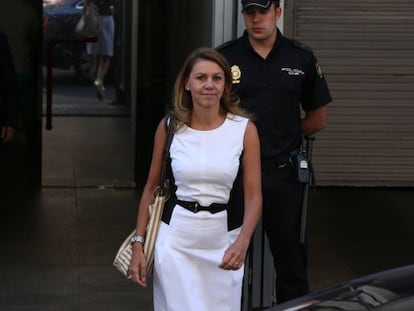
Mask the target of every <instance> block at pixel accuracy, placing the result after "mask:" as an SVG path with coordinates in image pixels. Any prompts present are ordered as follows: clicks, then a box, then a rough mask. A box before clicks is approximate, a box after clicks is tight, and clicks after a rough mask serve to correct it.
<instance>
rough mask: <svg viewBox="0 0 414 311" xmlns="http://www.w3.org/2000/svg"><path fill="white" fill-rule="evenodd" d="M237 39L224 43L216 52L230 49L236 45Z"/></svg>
mask: <svg viewBox="0 0 414 311" xmlns="http://www.w3.org/2000/svg"><path fill="white" fill-rule="evenodd" d="M237 39H238V38H236V39H233V40H230V41H227V42H224V43H222V44H220V45H219V46H218V47H216V50H217V51H220V50H223V49H225V48H228V47H230V46H232V45H234V44H236V42H237Z"/></svg>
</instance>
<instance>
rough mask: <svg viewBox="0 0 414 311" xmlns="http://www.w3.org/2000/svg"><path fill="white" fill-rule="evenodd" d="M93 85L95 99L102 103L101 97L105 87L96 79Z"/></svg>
mask: <svg viewBox="0 0 414 311" xmlns="http://www.w3.org/2000/svg"><path fill="white" fill-rule="evenodd" d="M93 84H94V85H95V88H96V97H97V98H98V99H99V100H100V101H103V97H104V93H105V87H104V86H103V83H102V81H101V80H100V79H96V80H95V81H94V82H93Z"/></svg>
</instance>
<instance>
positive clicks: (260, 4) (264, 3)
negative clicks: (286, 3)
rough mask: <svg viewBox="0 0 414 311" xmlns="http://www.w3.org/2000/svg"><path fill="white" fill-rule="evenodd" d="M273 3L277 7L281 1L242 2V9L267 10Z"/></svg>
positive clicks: (256, 0) (249, 0)
mask: <svg viewBox="0 0 414 311" xmlns="http://www.w3.org/2000/svg"><path fill="white" fill-rule="evenodd" d="M272 2H275V4H276V6H279V0H276V1H275V0H242V7H243V10H244V9H245V8H247V7H249V6H258V7H261V8H263V9H267V8H268V7H269V6H270V4H271V3H272Z"/></svg>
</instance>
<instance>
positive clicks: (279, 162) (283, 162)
mask: <svg viewBox="0 0 414 311" xmlns="http://www.w3.org/2000/svg"><path fill="white" fill-rule="evenodd" d="M289 159H290V154H288V153H287V154H282V155H279V156H277V157H272V158H262V159H261V162H262V169H264V170H269V169H276V168H283V167H285V166H287V165H288V164H289Z"/></svg>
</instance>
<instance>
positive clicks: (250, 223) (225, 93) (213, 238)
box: [129, 48, 262, 311]
mask: <svg viewBox="0 0 414 311" xmlns="http://www.w3.org/2000/svg"><path fill="white" fill-rule="evenodd" d="M231 85H232V75H231V71H230V66H229V64H228V63H227V61H226V60H225V59H224V58H223V57H222V56H221V54H220V53H218V52H217V51H216V50H214V49H211V48H199V49H197V50H196V51H194V52H193V53H192V54H191V55H190V56H189V57H188V58H187V60H186V62H185V63H184V65H183V67H182V69H181V71H180V73H179V75H178V77H177V80H176V83H175V87H174V98H173V100H174V111H173V112H172V114H171V115H172V118H173V119H174V121H175V122H174V124H175V125H176V129H175V134H174V138H173V141H172V144H171V148H170V159H171V169H172V174H173V178H172V179H173V183H174V185H175V187H174V190H175V193H172V196H171V198H170V200H169V205H170V206H172V210H170V215H169V216H167V217H163V222H162V223H161V227H160V231H159V234H158V237H157V241H156V246H155V262H154V279H153V281H154V284H153V288H154V309H155V310H156V311H163V310H169V311H183V310H186V311H192V310H197V311H213V310H214V311H224V310H228V311H239V310H240V305H241V292H242V280H243V272H244V269H243V265H244V261H245V257H246V253H247V249H248V246H249V243H250V239H251V236H252V234H253V232H254V229H255V227H256V225H257V222H258V220H259V218H260V215H261V205H262V195H261V171H260V151H259V149H260V146H259V138H258V135H257V130H256V127H255V125H254V124H253V122H251V121H250V120H249V119H248V118H247V115H246V114H245V113H244V112H243V111H242V110H241V109H240V108H239V106H238V100H237V99H235V98H234V97H233V95H232V93H231ZM165 139H166V131H165V120H162V121H161V122H160V124H159V126H158V128H157V131H156V133H155V142H154V150H153V156H152V162H151V167H150V170H149V175H148V179H147V182H146V185H145V187H144V190H143V193H142V197H141V201H140V206H139V211H138V219H137V226H136V233H137V235H138V236H139V237H138V238H136V239H135V240H138V242H136V243H134V244H133V256H132V260H131V265H130V267H129V274H130V276H131V278H132V280H133V281H134V282H136V283H138V284H139V285H141V286H144V287H145V286H146V285H147V275H146V259H145V256H144V254H143V251H142V243H143V241H144V239H145V228H146V226H147V223H148V205H149V204H150V203H151V202H152V201H153V200H154V196H153V194H154V189H155V188H156V187H157V186H158V182H159V179H160V170H161V160H162V151H163V148H164V144H165ZM239 169H242V171H243V172H244V173H243V174H242V182H243V189H244V207H245V208H244V216H243V221H242V225H241V226H238V227H237V228H230V227H229V225H228V223H229V219H228V215H229V214H230V213H228V211H229V210H230V209H231V204H228V203H229V198H230V193H231V190H232V188H233V183H234V182H235V180H236V176H239V175H238V173H239ZM171 202H172V205H171ZM166 210H168V209H166ZM164 216H165V215H164ZM166 218H167V219H166Z"/></svg>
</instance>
